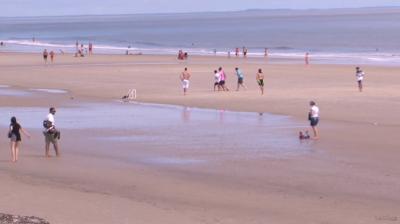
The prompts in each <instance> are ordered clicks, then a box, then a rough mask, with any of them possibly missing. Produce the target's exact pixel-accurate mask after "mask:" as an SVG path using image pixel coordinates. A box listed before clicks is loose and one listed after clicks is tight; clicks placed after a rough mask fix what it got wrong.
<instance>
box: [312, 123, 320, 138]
mask: <svg viewBox="0 0 400 224" xmlns="http://www.w3.org/2000/svg"><path fill="white" fill-rule="evenodd" d="M311 128H312V130H313V133H314V137H313V139H319V135H318V129H317V126H311Z"/></svg>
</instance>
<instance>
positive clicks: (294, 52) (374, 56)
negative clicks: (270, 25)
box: [0, 40, 400, 64]
mask: <svg viewBox="0 0 400 224" xmlns="http://www.w3.org/2000/svg"><path fill="white" fill-rule="evenodd" d="M0 41H2V42H3V43H5V45H6V48H4V47H2V48H0V51H1V50H3V49H5V50H7V51H16V52H38V51H42V50H43V48H47V49H52V50H53V49H54V50H60V51H63V52H70V53H74V52H75V49H76V45H75V42H73V41H71V42H72V43H54V42H51V41H49V42H44V41H32V40H0ZM139 44H140V45H144V46H138V45H136V44H132V45H130V47H129V45H128V46H119V45H113V44H96V43H94V45H93V46H94V51H95V52H96V53H100V54H126V53H127V51H128V53H142V54H159V55H175V54H177V52H178V51H179V50H183V51H185V52H188V53H189V55H204V56H207V55H214V54H215V55H217V56H227V55H228V52H230V54H231V56H232V57H233V56H234V51H235V49H234V48H232V49H229V50H227V49H224V50H216V52H214V49H209V48H198V47H197V48H177V47H168V46H162V44H157V43H152V42H140V43H139ZM87 47H88V43H85V44H84V48H85V49H87ZM268 49H269V51H268V57H270V58H278V59H279V58H281V59H295V60H299V61H300V60H301V59H304V56H305V53H306V52H305V51H304V50H299V49H294V48H291V47H289V46H278V47H271V48H268ZM264 56H265V55H264V48H250V50H249V52H248V57H264ZM309 58H310V60H311V61H314V62H317V63H338V64H357V63H360V64H363V63H364V64H368V63H371V64H400V54H396V53H393V52H358V53H353V52H322V51H310V55H309Z"/></svg>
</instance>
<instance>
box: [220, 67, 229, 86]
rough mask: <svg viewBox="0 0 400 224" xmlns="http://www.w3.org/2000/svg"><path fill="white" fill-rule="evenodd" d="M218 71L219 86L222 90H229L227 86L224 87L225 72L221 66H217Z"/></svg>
mask: <svg viewBox="0 0 400 224" xmlns="http://www.w3.org/2000/svg"><path fill="white" fill-rule="evenodd" d="M218 72H219V74H220V81H219V85H220V86H221V88H222V90H223V91H229V89H228V87H226V84H225V81H226V74H225V72H224V70H222V67H219V68H218Z"/></svg>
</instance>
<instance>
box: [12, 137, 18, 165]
mask: <svg viewBox="0 0 400 224" xmlns="http://www.w3.org/2000/svg"><path fill="white" fill-rule="evenodd" d="M10 148H11V162H13V163H15V162H17V161H18V154H19V142H14V141H11V142H10Z"/></svg>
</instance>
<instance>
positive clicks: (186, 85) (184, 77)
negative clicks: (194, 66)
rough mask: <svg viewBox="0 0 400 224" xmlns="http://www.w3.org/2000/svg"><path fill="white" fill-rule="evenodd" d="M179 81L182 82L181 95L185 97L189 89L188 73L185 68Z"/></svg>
mask: <svg viewBox="0 0 400 224" xmlns="http://www.w3.org/2000/svg"><path fill="white" fill-rule="evenodd" d="M180 79H181V82H182V88H183V95H186V94H187V91H188V89H189V79H190V73H189V72H188V69H187V68H185V69H184V71H183V72H182V74H181V75H180Z"/></svg>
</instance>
